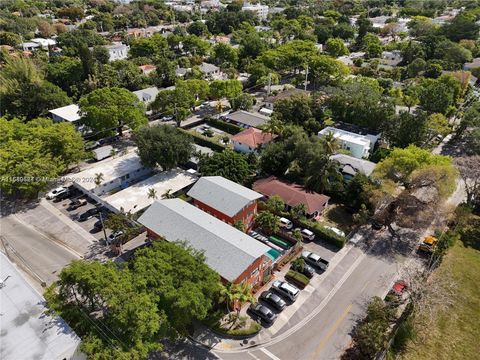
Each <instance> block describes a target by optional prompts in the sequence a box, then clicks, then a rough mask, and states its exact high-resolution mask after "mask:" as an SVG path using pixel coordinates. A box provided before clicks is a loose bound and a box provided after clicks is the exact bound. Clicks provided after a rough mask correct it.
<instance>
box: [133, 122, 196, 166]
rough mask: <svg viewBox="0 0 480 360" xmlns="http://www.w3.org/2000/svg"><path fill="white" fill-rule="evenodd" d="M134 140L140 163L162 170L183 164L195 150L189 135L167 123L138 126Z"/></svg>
mask: <svg viewBox="0 0 480 360" xmlns="http://www.w3.org/2000/svg"><path fill="white" fill-rule="evenodd" d="M135 142H136V144H137V146H138V154H139V155H140V159H141V160H142V163H143V164H144V165H146V166H148V167H152V168H153V167H156V166H160V167H161V168H162V169H163V170H170V169H173V168H174V167H176V166H178V165H179V164H185V163H186V162H187V161H188V160H189V159H190V157H191V156H192V154H193V152H194V150H195V148H194V146H193V141H192V138H191V136H190V135H188V134H187V133H184V132H182V131H181V130H179V129H177V128H175V127H171V126H168V125H156V126H151V127H147V126H145V127H142V128H140V129H139V130H137V131H136V132H135Z"/></svg>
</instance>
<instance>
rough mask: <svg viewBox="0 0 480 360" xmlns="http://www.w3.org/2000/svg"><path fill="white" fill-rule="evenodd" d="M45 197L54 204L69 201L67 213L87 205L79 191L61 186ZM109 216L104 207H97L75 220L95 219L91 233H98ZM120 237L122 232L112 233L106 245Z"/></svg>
mask: <svg viewBox="0 0 480 360" xmlns="http://www.w3.org/2000/svg"><path fill="white" fill-rule="evenodd" d="M46 197H47V199H48V200H53V201H55V202H59V201H62V200H66V199H71V201H70V202H69V203H68V206H67V211H74V210H77V209H79V208H81V207H83V206H85V205H87V204H88V200H87V199H86V198H85V197H82V194H81V193H80V191H78V190H77V189H75V188H73V187H71V186H70V187H65V186H61V187H58V188H56V189H53V190H51V191H50V192H49V193H48V194H47V196H46ZM109 214H110V211H109V210H108V209H107V208H106V207H105V206H103V205H98V206H95V207H93V208H90V209H88V210H86V211H84V212H83V213H81V214H80V215H79V216H78V218H77V220H78V221H80V222H84V221H87V220H89V219H92V218H94V217H96V218H97V221H96V222H95V223H94V224H93V229H92V232H98V231H101V230H103V226H104V221H105V220H106V219H107V217H108V215H109ZM100 216H102V218H100ZM122 235H123V231H120V230H119V231H114V232H112V233H111V234H110V235H109V236H107V238H106V243H107V245H110V244H112V243H113V242H114V241H115V240H116V239H117V238H119V237H120V236H122Z"/></svg>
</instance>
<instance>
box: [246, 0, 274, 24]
mask: <svg viewBox="0 0 480 360" xmlns="http://www.w3.org/2000/svg"><path fill="white" fill-rule="evenodd" d="M242 11H252V12H253V13H255V15H257V17H258V18H259V19H260V20H267V16H268V6H267V5H262V4H250V3H245V4H243V7H242Z"/></svg>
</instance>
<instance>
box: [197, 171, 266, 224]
mask: <svg viewBox="0 0 480 360" xmlns="http://www.w3.org/2000/svg"><path fill="white" fill-rule="evenodd" d="M188 195H189V196H191V197H192V198H194V199H197V200H198V201H201V202H202V203H204V204H206V205H208V206H210V207H212V208H214V209H216V210H218V211H220V212H222V213H224V214H225V215H228V216H230V217H233V216H234V215H235V214H237V213H238V212H239V211H240V210H242V209H243V208H244V207H245V206H247V205H248V204H250V203H251V202H252V201H253V200H257V199H260V198H261V197H263V195H262V194H259V193H257V192H256V191H253V190H250V189H249V188H246V187H245V186H242V185H240V184H237V183H236V182H233V181H230V180H228V179H225V178H224V177H222V176H204V177H202V178H200V180H198V181H197V182H196V183H195V185H193V187H192V188H191V189H190V191H189V192H188Z"/></svg>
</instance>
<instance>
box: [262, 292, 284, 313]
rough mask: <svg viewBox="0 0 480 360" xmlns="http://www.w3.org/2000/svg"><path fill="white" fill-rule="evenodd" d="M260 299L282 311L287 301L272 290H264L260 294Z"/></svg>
mask: <svg viewBox="0 0 480 360" xmlns="http://www.w3.org/2000/svg"><path fill="white" fill-rule="evenodd" d="M260 299H261V300H263V301H265V302H266V303H268V304H270V305H272V306H273V307H274V308H275V309H277V310H280V311H282V310H283V309H284V308H285V306H287V303H286V302H285V300H283V299H282V298H281V297H280V296H278V295H277V294H274V293H273V292H271V291H264V292H263V293H262V294H261V295H260Z"/></svg>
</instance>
